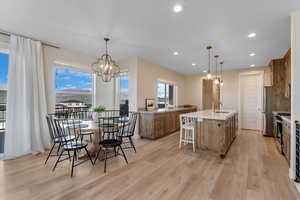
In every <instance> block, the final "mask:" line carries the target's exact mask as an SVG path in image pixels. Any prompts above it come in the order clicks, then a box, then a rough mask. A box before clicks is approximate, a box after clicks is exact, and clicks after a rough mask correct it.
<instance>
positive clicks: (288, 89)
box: [284, 49, 291, 98]
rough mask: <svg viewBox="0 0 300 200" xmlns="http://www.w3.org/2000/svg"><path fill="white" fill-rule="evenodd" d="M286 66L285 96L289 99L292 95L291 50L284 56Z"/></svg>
mask: <svg viewBox="0 0 300 200" xmlns="http://www.w3.org/2000/svg"><path fill="white" fill-rule="evenodd" d="M284 66H285V77H286V78H285V94H284V96H285V97H287V98H289V97H290V93H291V49H289V50H288V52H287V53H286V54H285V56H284Z"/></svg>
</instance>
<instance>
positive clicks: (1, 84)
mask: <svg viewBox="0 0 300 200" xmlns="http://www.w3.org/2000/svg"><path fill="white" fill-rule="evenodd" d="M8 58H9V55H8V54H6V53H0V69H1V70H0V131H1V130H4V129H5V121H6V104H7V74H8Z"/></svg>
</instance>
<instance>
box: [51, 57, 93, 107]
mask: <svg viewBox="0 0 300 200" xmlns="http://www.w3.org/2000/svg"><path fill="white" fill-rule="evenodd" d="M57 68H62V69H67V70H72V71H77V72H82V73H88V74H90V75H91V77H92V89H91V94H92V107H93V106H95V102H96V97H95V96H96V91H95V89H96V77H95V74H94V73H93V72H92V70H89V68H88V67H86V66H79V65H76V64H68V63H62V62H57V61H55V62H54V65H53V81H52V82H53V91H54V105H56V104H57V102H56V94H57V92H58V91H56V88H55V86H56V82H55V81H56V69H57Z"/></svg>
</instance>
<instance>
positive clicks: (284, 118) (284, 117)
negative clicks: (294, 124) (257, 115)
mask: <svg viewBox="0 0 300 200" xmlns="http://www.w3.org/2000/svg"><path fill="white" fill-rule="evenodd" d="M281 119H283V120H284V121H286V122H288V123H291V116H281Z"/></svg>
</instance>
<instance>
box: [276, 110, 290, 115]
mask: <svg viewBox="0 0 300 200" xmlns="http://www.w3.org/2000/svg"><path fill="white" fill-rule="evenodd" d="M272 113H273V115H279V114H280V113H284V114H291V112H288V111H278V110H276V111H272Z"/></svg>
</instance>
